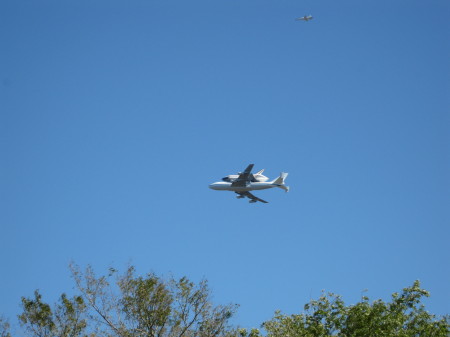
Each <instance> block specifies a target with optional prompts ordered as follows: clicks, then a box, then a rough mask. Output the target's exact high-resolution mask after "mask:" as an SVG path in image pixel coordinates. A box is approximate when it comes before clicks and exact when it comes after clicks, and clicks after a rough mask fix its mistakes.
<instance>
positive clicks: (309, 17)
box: [295, 15, 313, 21]
mask: <svg viewBox="0 0 450 337" xmlns="http://www.w3.org/2000/svg"><path fill="white" fill-rule="evenodd" d="M312 19H313V17H312V15H305V16H301V17H299V18H297V19H295V20H296V21H300V20H302V21H309V20H312Z"/></svg>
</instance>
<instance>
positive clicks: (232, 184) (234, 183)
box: [209, 164, 289, 204]
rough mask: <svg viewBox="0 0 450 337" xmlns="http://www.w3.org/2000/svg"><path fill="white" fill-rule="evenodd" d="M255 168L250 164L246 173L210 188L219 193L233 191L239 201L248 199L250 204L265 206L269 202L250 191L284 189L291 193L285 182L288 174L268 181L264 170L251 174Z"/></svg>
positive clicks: (231, 176) (228, 178) (227, 178)
mask: <svg viewBox="0 0 450 337" xmlns="http://www.w3.org/2000/svg"><path fill="white" fill-rule="evenodd" d="M253 166H254V164H250V165H248V166H247V168H246V169H245V171H244V172H240V173H239V174H235V175H229V176H226V177H224V178H222V180H223V181H218V182H215V183H213V184H211V185H209V188H211V189H213V190H217V191H233V192H234V193H236V194H237V198H239V199H241V198H245V197H247V198H249V199H250V201H249V202H257V201H260V202H263V203H265V204H267V201H265V200H262V199H260V198H258V197H256V196H254V195H253V194H251V193H250V191H254V190H265V189H268V188H273V187H279V188H282V189H283V190H285V191H286V192H288V191H289V186H286V185H285V184H284V180H285V179H286V177H287V176H288V174H287V173H281V174H280V176H279V177H278V178H277V179H275V180H273V181H267V180H269V178H267V177H266V176H264V175H263V174H262V173H263V172H264V170H261V171H259V172H258V173H255V174H252V173H251V172H252V169H253Z"/></svg>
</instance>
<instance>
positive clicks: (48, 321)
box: [19, 290, 86, 337]
mask: <svg viewBox="0 0 450 337" xmlns="http://www.w3.org/2000/svg"><path fill="white" fill-rule="evenodd" d="M22 309H23V313H22V314H21V315H19V321H20V323H21V325H22V327H24V328H25V330H26V331H27V332H28V334H29V335H31V336H36V337H55V336H57V337H76V336H80V335H82V333H83V332H84V330H85V328H86V320H85V318H84V314H85V311H86V305H85V304H84V301H83V298H82V297H81V296H75V297H74V298H73V299H69V298H67V296H66V295H65V294H62V295H61V297H60V299H59V302H58V303H57V304H56V305H55V306H54V309H53V310H52V308H51V306H50V305H49V304H47V303H44V302H42V295H41V294H40V293H39V291H38V290H36V291H35V292H34V299H30V298H25V297H22Z"/></svg>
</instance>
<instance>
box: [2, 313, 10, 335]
mask: <svg viewBox="0 0 450 337" xmlns="http://www.w3.org/2000/svg"><path fill="white" fill-rule="evenodd" d="M0 337H11V334H10V333H9V322H8V321H7V320H6V319H5V318H3V317H1V316H0Z"/></svg>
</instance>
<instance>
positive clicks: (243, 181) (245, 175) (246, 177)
mask: <svg viewBox="0 0 450 337" xmlns="http://www.w3.org/2000/svg"><path fill="white" fill-rule="evenodd" d="M253 166H254V164H250V165H248V166H247V168H246V169H245V171H244V172H241V173H239V177H237V178H236V180H234V181H233V182H232V183H231V186H247V182H249V181H251V180H252V179H253V174H251V172H252V169H253Z"/></svg>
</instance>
